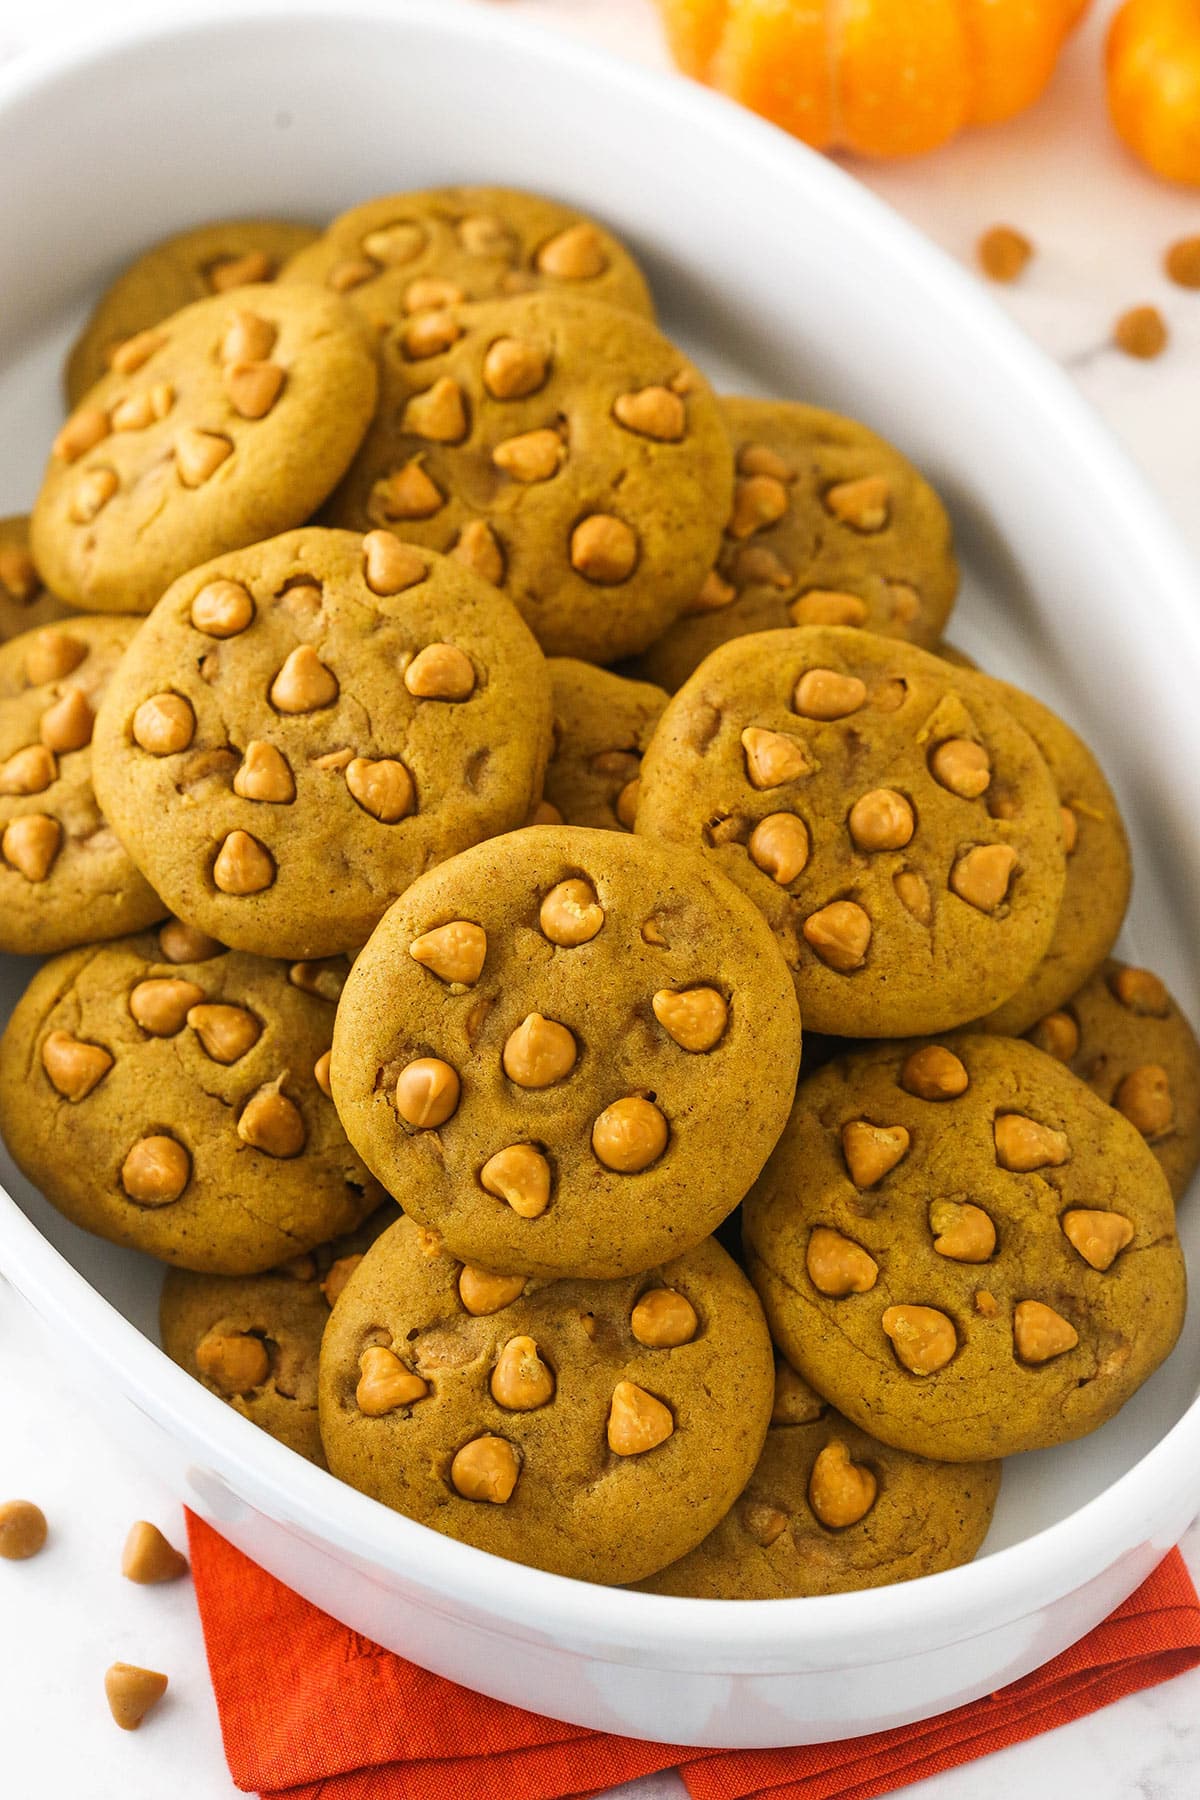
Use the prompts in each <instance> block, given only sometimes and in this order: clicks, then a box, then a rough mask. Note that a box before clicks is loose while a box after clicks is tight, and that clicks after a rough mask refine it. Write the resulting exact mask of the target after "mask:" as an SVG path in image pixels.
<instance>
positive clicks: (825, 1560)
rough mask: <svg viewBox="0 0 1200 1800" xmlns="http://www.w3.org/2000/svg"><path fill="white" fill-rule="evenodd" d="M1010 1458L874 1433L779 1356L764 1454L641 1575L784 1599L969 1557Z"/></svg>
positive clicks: (733, 1595) (673, 1590)
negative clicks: (905, 1443)
mask: <svg viewBox="0 0 1200 1800" xmlns="http://www.w3.org/2000/svg"><path fill="white" fill-rule="evenodd" d="M999 1491H1000V1464H999V1463H998V1462H982V1463H965V1464H964V1463H944V1462H931V1461H929V1460H928V1459H927V1458H926V1457H923V1456H912V1455H910V1454H909V1453H908V1452H907V1451H904V1450H897V1449H895V1448H894V1447H893V1446H891V1445H889V1444H883V1443H881V1442H880V1441H879V1439H878V1438H873V1437H870V1436H869V1435H868V1434H867V1433H866V1432H865V1431H860V1430H859V1428H858V1426H857V1425H852V1424H851V1423H850V1421H849V1419H846V1418H843V1417H842V1415H841V1414H840V1413H839V1412H836V1411H835V1410H834V1408H833V1407H832V1406H830V1405H829V1404H828V1402H827V1401H824V1400H822V1399H820V1398H819V1397H818V1395H816V1394H815V1393H814V1392H813V1390H812V1389H811V1388H810V1387H809V1386H808V1384H807V1382H805V1381H804V1380H803V1379H802V1378H801V1377H800V1376H799V1375H797V1374H795V1373H794V1371H793V1370H792V1369H791V1368H789V1367H788V1366H787V1364H786V1363H784V1364H780V1365H779V1367H778V1369H777V1371H776V1397H775V1406H774V1409H773V1411H772V1414H771V1428H770V1430H769V1431H768V1432H767V1441H766V1443H765V1444H764V1445H763V1452H762V1455H761V1456H760V1457H759V1459H758V1464H757V1467H756V1468H755V1470H754V1473H753V1475H752V1476H751V1477H750V1480H749V1482H748V1483H747V1486H746V1488H745V1491H744V1492H743V1494H742V1495H741V1497H740V1499H739V1500H738V1501H737V1502H736V1504H735V1505H734V1506H732V1507H731V1508H730V1510H729V1511H728V1512H727V1513H726V1515H725V1517H724V1518H723V1519H722V1520H721V1522H720V1524H719V1525H717V1526H716V1527H715V1528H714V1529H713V1530H712V1531H710V1532H709V1534H708V1536H707V1537H706V1538H705V1539H704V1541H703V1543H701V1544H698V1545H697V1546H696V1548H695V1549H694V1550H693V1551H691V1552H690V1553H689V1555H687V1556H684V1557H681V1558H680V1560H679V1561H678V1562H677V1563H672V1564H671V1566H670V1567H669V1568H666V1569H662V1570H660V1571H659V1573H658V1574H657V1575H652V1576H650V1577H649V1578H648V1579H647V1580H646V1581H643V1582H639V1583H638V1586H639V1587H640V1588H641V1589H642V1590H643V1592H645V1593H651V1594H691V1595H694V1596H696V1597H697V1598H699V1599H709V1600H785V1599H789V1598H792V1597H799V1596H801V1595H806V1594H847V1593H854V1592H857V1591H858V1590H860V1589H862V1588H872V1587H883V1586H886V1585H887V1584H889V1583H891V1582H895V1581H913V1580H915V1579H916V1578H917V1577H918V1576H920V1575H933V1574H936V1573H937V1572H938V1570H939V1569H953V1568H956V1567H957V1566H958V1565H959V1564H960V1563H965V1562H970V1561H971V1558H972V1557H973V1556H974V1555H975V1553H976V1551H977V1550H978V1549H979V1546H980V1545H981V1544H982V1542H983V1540H984V1538H985V1536H986V1535H987V1529H988V1526H989V1525H990V1523H991V1519H992V1513H993V1511H994V1509H995V1505H996V1497H997V1495H998V1493H999Z"/></svg>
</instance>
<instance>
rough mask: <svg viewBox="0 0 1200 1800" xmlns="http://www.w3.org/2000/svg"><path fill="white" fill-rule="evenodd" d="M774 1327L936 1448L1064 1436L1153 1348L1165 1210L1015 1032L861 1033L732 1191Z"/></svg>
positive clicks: (847, 1399)
mask: <svg viewBox="0 0 1200 1800" xmlns="http://www.w3.org/2000/svg"><path fill="white" fill-rule="evenodd" d="M743 1216H744V1221H745V1237H746V1249H747V1258H748V1261H747V1267H748V1271H749V1274H750V1278H751V1280H752V1281H753V1282H754V1285H755V1286H756V1288H757V1289H758V1292H759V1294H760V1296H761V1298H762V1301H763V1305H764V1306H765V1308H766V1311H767V1317H768V1319H769V1320H770V1324H771V1331H772V1335H773V1337H774V1339H775V1341H776V1343H777V1344H778V1345H779V1347H780V1349H781V1350H782V1351H783V1353H784V1354H785V1355H786V1357H787V1358H788V1361H789V1362H791V1363H792V1364H793V1365H794V1366H795V1367H796V1369H798V1370H799V1372H800V1373H801V1374H802V1375H803V1376H804V1377H805V1379H806V1380H807V1381H809V1382H811V1383H812V1385H813V1386H814V1387H815V1388H816V1389H817V1390H818V1391H819V1392H820V1393H822V1394H824V1395H827V1396H828V1398H829V1400H830V1402H831V1403H832V1404H833V1405H834V1406H836V1407H837V1408H838V1409H839V1410H840V1411H841V1412H843V1413H845V1415H846V1416H847V1417H848V1418H849V1419H852V1420H853V1422H854V1423H855V1424H856V1425H858V1426H859V1427H860V1428H861V1429H862V1430H864V1431H869V1432H871V1433H872V1434H873V1435H874V1436H876V1437H878V1438H881V1439H882V1440H883V1441H884V1442H885V1443H889V1444H893V1445H895V1446H896V1447H897V1448H898V1449H901V1450H908V1451H911V1452H913V1453H914V1454H915V1455H918V1456H929V1457H936V1458H937V1459H938V1460H940V1461H943V1462H976V1461H982V1460H985V1459H988V1458H991V1457H1003V1456H1008V1455H1011V1454H1014V1453H1015V1452H1017V1451H1021V1450H1035V1449H1042V1448H1045V1447H1046V1446H1048V1445H1050V1444H1058V1443H1065V1442H1068V1441H1070V1440H1071V1439H1073V1438H1078V1437H1082V1436H1083V1435H1084V1434H1085V1433H1086V1432H1089V1431H1092V1430H1094V1429H1095V1428H1096V1426H1098V1425H1102V1424H1104V1423H1105V1421H1106V1420H1108V1419H1110V1418H1112V1416H1113V1414H1114V1413H1116V1412H1117V1411H1118V1409H1119V1408H1120V1407H1121V1406H1123V1405H1124V1403H1125V1401H1126V1400H1128V1399H1129V1397H1130V1396H1131V1395H1132V1394H1133V1393H1135V1392H1136V1390H1137V1389H1138V1388H1139V1387H1140V1386H1141V1384H1142V1382H1144V1381H1145V1380H1146V1378H1147V1377H1148V1376H1149V1375H1151V1374H1153V1372H1154V1370H1155V1369H1156V1368H1157V1367H1158V1366H1159V1364H1160V1363H1161V1362H1162V1361H1163V1359H1164V1357H1165V1356H1167V1354H1168V1353H1169V1352H1170V1350H1171V1348H1172V1346H1173V1345H1174V1343H1175V1340H1176V1338H1177V1336H1178V1334H1179V1328H1180V1324H1181V1322H1182V1319H1183V1308H1184V1293H1185V1276H1184V1265H1183V1257H1182V1253H1181V1251H1180V1248H1179V1242H1178V1239H1177V1238H1176V1235H1175V1209H1174V1206H1173V1204H1172V1200H1171V1193H1170V1189H1169V1187H1168V1185H1167V1182H1166V1179H1165V1177H1164V1175H1163V1173H1162V1170H1161V1169H1160V1168H1159V1166H1158V1164H1157V1163H1156V1161H1155V1159H1154V1155H1153V1153H1152V1151H1151V1150H1150V1149H1149V1148H1148V1146H1147V1145H1146V1144H1145V1143H1144V1142H1143V1140H1142V1138H1141V1136H1140V1135H1139V1133H1138V1132H1137V1131H1136V1130H1135V1128H1134V1127H1133V1125H1131V1124H1130V1123H1129V1121H1128V1120H1127V1119H1124V1118H1122V1117H1120V1115H1119V1114H1118V1113H1117V1112H1115V1111H1114V1110H1113V1109H1112V1108H1111V1107H1107V1106H1106V1105H1105V1103H1104V1102H1103V1101H1102V1100H1100V1099H1099V1098H1098V1097H1097V1096H1096V1095H1095V1094H1093V1093H1092V1092H1091V1091H1090V1089H1088V1088H1087V1087H1085V1085H1084V1084H1083V1082H1081V1081H1079V1080H1078V1079H1077V1078H1076V1077H1075V1076H1074V1075H1072V1074H1071V1072H1070V1071H1069V1070H1068V1069H1066V1068H1064V1067H1063V1065H1062V1064H1061V1063H1060V1062H1056V1061H1055V1060H1054V1059H1053V1058H1052V1057H1049V1056H1046V1055H1045V1054H1044V1053H1043V1052H1042V1051H1040V1050H1037V1049H1035V1048H1034V1046H1033V1045H1032V1044H1028V1043H1025V1042H1024V1041H1023V1040H1021V1039H1014V1038H997V1037H989V1036H986V1035H983V1034H973V1033H962V1034H960V1035H957V1036H952V1037H950V1038H947V1039H946V1040H945V1041H944V1042H942V1043H924V1044H917V1043H912V1042H908V1043H900V1044H881V1045H878V1046H876V1047H874V1048H872V1049H870V1050H867V1051H864V1052H862V1053H860V1054H857V1055H853V1056H846V1057H842V1058H839V1059H838V1060H837V1061H835V1062H832V1063H829V1064H827V1066H826V1067H825V1068H823V1069H821V1070H820V1071H818V1073H817V1074H816V1075H814V1076H812V1077H811V1078H810V1079H809V1080H807V1081H804V1082H802V1083H801V1085H800V1088H799V1091H798V1094H797V1101H796V1107H795V1110H794V1111H793V1113H792V1116H791V1119H790V1121H789V1123H788V1126H787V1129H786V1130H785V1132H784V1134H783V1137H782V1138H781V1140H780V1142H779V1145H778V1148H777V1149H776V1151H775V1152H774V1154H773V1156H772V1157H771V1160H770V1162H769V1163H768V1165H767V1167H766V1169H765V1170H764V1171H763V1174H762V1176H761V1178H760V1180H759V1182H758V1183H757V1185H756V1187H755V1188H754V1190H753V1192H752V1193H751V1194H750V1195H749V1197H748V1198H747V1201H746V1204H745V1206H744V1208H743Z"/></svg>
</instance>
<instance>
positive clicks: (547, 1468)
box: [321, 1219, 772, 1582]
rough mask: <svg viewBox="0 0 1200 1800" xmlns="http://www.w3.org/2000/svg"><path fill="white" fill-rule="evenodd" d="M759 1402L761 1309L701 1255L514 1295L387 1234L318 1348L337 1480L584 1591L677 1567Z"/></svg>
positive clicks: (428, 1237) (713, 1508)
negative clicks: (580, 1584)
mask: <svg viewBox="0 0 1200 1800" xmlns="http://www.w3.org/2000/svg"><path fill="white" fill-rule="evenodd" d="M771 1393H772V1370H771V1344H770V1339H769V1338H768V1336H767V1329H766V1326H765V1324H764V1323H763V1317H762V1309H761V1307H760V1306H759V1304H758V1301H757V1299H756V1298H755V1295H754V1291H753V1289H752V1288H751V1286H750V1284H749V1282H748V1281H747V1280H746V1278H745V1276H744V1275H743V1274H742V1273H741V1271H740V1270H739V1269H738V1268H736V1267H735V1265H734V1264H733V1263H732V1262H731V1261H730V1260H729V1258H728V1257H727V1256H726V1255H725V1252H724V1251H723V1250H721V1249H720V1248H719V1247H718V1246H717V1245H716V1244H714V1243H712V1242H711V1241H710V1242H707V1243H702V1244H699V1245H698V1246H696V1247H695V1248H694V1249H692V1250H691V1251H689V1253H688V1254H687V1255H686V1256H678V1257H674V1258H672V1259H671V1260H670V1261H669V1262H666V1263H663V1264H662V1265H661V1266H659V1267H656V1268H654V1269H652V1270H650V1271H648V1272H647V1273H646V1274H644V1275H640V1276H634V1277H626V1278H625V1279H624V1280H621V1281H575V1280H562V1281H551V1282H526V1281H524V1280H523V1279H522V1278H521V1277H520V1276H516V1277H514V1278H512V1279H511V1280H506V1279H503V1278H498V1277H496V1276H491V1275H486V1274H484V1273H483V1272H482V1271H480V1270H478V1269H475V1268H471V1267H467V1268H464V1267H462V1265H461V1264H459V1263H458V1262H455V1261H454V1260H452V1259H451V1257H450V1256H448V1255H447V1254H446V1253H445V1252H444V1251H443V1250H442V1249H441V1248H440V1247H439V1245H438V1241H437V1238H436V1234H434V1233H430V1232H426V1231H422V1230H421V1229H420V1228H419V1227H417V1226H416V1225H414V1224H413V1223H412V1222H411V1221H410V1220H408V1219H401V1220H400V1221H399V1223H398V1224H396V1225H393V1226H392V1228H391V1230H390V1231H388V1232H387V1233H386V1234H385V1235H384V1236H383V1237H382V1238H380V1240H379V1242H378V1243H377V1244H376V1245H375V1246H374V1247H373V1249H371V1250H369V1251H368V1252H367V1255H366V1256H365V1257H364V1259H363V1261H362V1262H361V1263H360V1264H359V1266H358V1268H357V1269H356V1270H355V1272H354V1274H353V1275H352V1276H351V1277H350V1280H349V1281H348V1283H347V1284H346V1287H345V1289H344V1291H343V1293H342V1295H341V1298H340V1299H339V1300H338V1303H337V1305H336V1306H335V1308H334V1311H333V1317H332V1318H331V1319H330V1321H329V1325H328V1327H327V1328H326V1332H325V1339H324V1343H323V1345H322V1348H321V1435H322V1438H323V1439H324V1443H325V1452H326V1455H327V1456H328V1458H329V1466H330V1468H331V1469H332V1471H333V1473H334V1474H335V1475H338V1476H340V1477H341V1479H342V1480H343V1481H348V1482H349V1483H350V1484H351V1486H352V1487H356V1488H359V1489H361V1490H362V1492H364V1493H367V1494H371V1495H373V1496H374V1497H375V1498H376V1499H377V1500H382V1501H383V1503H384V1504H385V1505H386V1506H391V1507H394V1508H395V1510H396V1511H397V1512H402V1513H407V1514H408V1516H409V1517H410V1518H413V1519H418V1520H420V1522H421V1523H422V1524H424V1525H431V1526H432V1527H433V1528H434V1530H435V1531H441V1532H444V1533H445V1534H446V1535H447V1536H448V1537H453V1538H458V1539H459V1540H460V1541H461V1542H463V1543H468V1544H475V1545H476V1546H478V1548H480V1549H482V1550H490V1551H492V1552H493V1554H495V1555H497V1556H504V1557H508V1558H510V1559H511V1560H512V1561H514V1562H521V1563H527V1564H530V1565H532V1566H533V1567H535V1568H540V1569H549V1570H552V1571H553V1572H554V1573H555V1574H559V1575H571V1576H575V1577H576V1578H577V1579H579V1580H583V1581H601V1582H622V1581H635V1580H637V1579H638V1578H639V1577H640V1576H643V1575H648V1574H650V1573H651V1572H652V1571H653V1570H655V1569H658V1568H661V1567H662V1566H663V1565H664V1564H666V1563H668V1562H672V1561H674V1560H675V1558H676V1557H678V1556H681V1555H683V1554H684V1552H685V1551H686V1550H689V1549H691V1547H692V1546H693V1545H694V1544H696V1543H697V1542H698V1541H699V1540H700V1539H701V1538H702V1537H703V1536H704V1535H705V1534H706V1532H708V1531H709V1530H710V1529H711V1528H712V1526H713V1525H715V1524H716V1522H717V1520H718V1519H719V1518H720V1517H721V1515H722V1514H723V1513H724V1512H725V1511H726V1510H727V1508H728V1507H730V1506H731V1505H732V1504H733V1502H734V1500H735V1499H736V1497H737V1495H738V1493H739V1492H740V1491H741V1489H742V1487H743V1486H744V1485H745V1482H746V1480H747V1478H748V1476H749V1475H750V1472H751V1470H752V1469H753V1467H754V1463H755V1459H756V1458H757V1456H758V1454H759V1451H760V1449H761V1448H762V1442H763V1436H764V1433H765V1431H766V1428H767V1418H768V1415H769V1413H770V1410H771Z"/></svg>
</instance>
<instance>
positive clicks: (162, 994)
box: [0, 922, 384, 1275]
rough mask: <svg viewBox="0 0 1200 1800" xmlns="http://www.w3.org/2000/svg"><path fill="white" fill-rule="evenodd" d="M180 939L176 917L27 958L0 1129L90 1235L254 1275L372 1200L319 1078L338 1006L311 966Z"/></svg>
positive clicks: (372, 1189) (377, 1198)
mask: <svg viewBox="0 0 1200 1800" xmlns="http://www.w3.org/2000/svg"><path fill="white" fill-rule="evenodd" d="M187 937H188V934H187V933H186V932H185V931H183V930H182V929H181V928H180V927H179V926H178V925H177V924H176V923H175V922H172V923H171V924H168V925H165V926H164V927H163V928H162V930H161V931H160V932H157V933H152V932H145V933H143V934H141V935H140V936H138V937H130V938H122V939H120V940H119V941H118V942H116V943H113V944H105V945H101V946H98V947H97V946H92V947H90V948H88V949H82V950H72V951H69V952H68V953H67V954H66V955H65V956H59V957H56V958H55V959H54V960H53V961H51V962H49V963H47V964H46V965H45V966H44V967H43V968H42V969H40V970H39V972H38V973H37V974H36V975H35V976H34V978H33V980H32V981H31V982H30V984H29V986H28V988H27V989H26V990H25V993H24V994H23V995H22V997H21V999H20V1000H19V1001H18V1002H17V1006H16V1009H15V1010H14V1012H13V1014H12V1017H11V1019H10V1020H9V1023H8V1027H7V1029H6V1031H5V1033H4V1037H3V1039H2V1040H0V1132H2V1133H3V1137H4V1141H5V1143H6V1144H7V1145H8V1148H9V1150H10V1151H11V1152H12V1155H13V1157H14V1159H15V1161H16V1162H17V1163H18V1165H19V1166H20V1168H21V1169H22V1170H23V1171H24V1172H25V1174H26V1175H27V1176H28V1177H29V1179H30V1180H31V1181H32V1182H33V1183H34V1184H35V1185H36V1186H37V1187H39V1188H41V1190H42V1192H43V1193H44V1194H45V1195H46V1197H47V1199H49V1200H50V1201H51V1203H52V1204H53V1205H54V1206H56V1207H57V1208H58V1210H59V1211H60V1212H62V1213H64V1214H65V1215H66V1217H67V1218H69V1219H71V1220H73V1221H74V1223H75V1224H77V1225H82V1226H83V1227H84V1229H85V1230H87V1231H93V1232H95V1233H96V1234H97V1236H99V1237H105V1238H108V1239H110V1240H111V1241H112V1242H113V1243H116V1244H125V1245H128V1246H130V1247H131V1248H133V1249H137V1250H145V1251H148V1252H149V1254H150V1255H152V1256H156V1257H158V1258H159V1259H160V1260H161V1261H163V1262H169V1263H173V1264H175V1265H176V1266H177V1267H178V1268H183V1269H198V1270H202V1271H205V1272H207V1273H211V1274H221V1275H245V1274H253V1273H254V1272H256V1271H258V1270H261V1269H270V1268H274V1267H275V1266H276V1265H277V1264H278V1263H280V1262H283V1261H285V1260H286V1259H288V1258H290V1257H292V1256H296V1255H300V1254H303V1253H304V1252H305V1251H307V1250H310V1249H312V1247H313V1246H314V1245H315V1244H322V1243H324V1242H325V1241H326V1240H327V1239H329V1238H331V1237H334V1236H336V1235H337V1234H338V1233H339V1232H344V1231H350V1230H353V1229H354V1227H355V1226H357V1225H358V1224H359V1223H360V1222H361V1221H362V1220H363V1219H364V1218H366V1217H367V1216H368V1214H370V1213H372V1212H373V1211H374V1210H375V1208H376V1207H377V1206H378V1205H379V1204H380V1203H381V1201H382V1200H383V1198H384V1195H383V1191H382V1189H381V1188H380V1187H379V1186H378V1184H377V1183H376V1182H375V1181H374V1180H373V1179H372V1178H371V1176H370V1175H369V1174H368V1172H367V1170H366V1169H365V1168H364V1167H363V1165H362V1163H361V1162H360V1161H359V1159H358V1157H357V1156H356V1155H355V1154H354V1152H353V1150H352V1149H351V1148H350V1145H349V1144H348V1143H347V1141H346V1135H345V1132H344V1131H343V1130H342V1127H341V1125H340V1124H339V1122H338V1117H337V1114H336V1113H335V1111H334V1109H333V1102H332V1101H331V1100H330V1098H329V1094H328V1088H327V1085H326V1083H325V1082H324V1081H323V1080H322V1073H323V1068H322V1064H323V1059H324V1058H325V1056H326V1053H327V1052H328V1050H329V1047H330V1038H331V1037H332V1034H333V1014H334V1008H333V1005H332V1003H331V1002H330V1001H329V1000H326V999H323V998H321V996H320V994H319V993H317V992H314V991H313V990H312V985H311V983H310V982H309V981H308V979H306V977H307V974H308V973H309V971H308V968H307V966H306V965H303V964H297V965H293V966H292V967H291V968H289V966H288V964H287V963H283V962H269V961H267V959H266V958H264V957H257V956H249V955H246V954H245V953H243V952H240V951H225V950H223V949H222V947H221V946H220V945H219V944H218V945H212V944H210V943H208V942H205V941H204V940H202V939H194V940H193V941H192V942H190V943H189V942H188V941H187Z"/></svg>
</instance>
